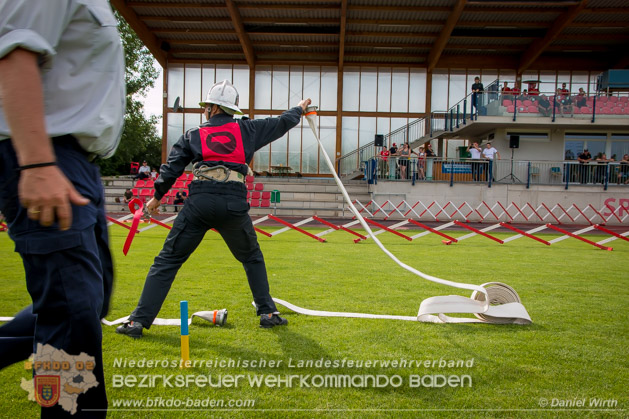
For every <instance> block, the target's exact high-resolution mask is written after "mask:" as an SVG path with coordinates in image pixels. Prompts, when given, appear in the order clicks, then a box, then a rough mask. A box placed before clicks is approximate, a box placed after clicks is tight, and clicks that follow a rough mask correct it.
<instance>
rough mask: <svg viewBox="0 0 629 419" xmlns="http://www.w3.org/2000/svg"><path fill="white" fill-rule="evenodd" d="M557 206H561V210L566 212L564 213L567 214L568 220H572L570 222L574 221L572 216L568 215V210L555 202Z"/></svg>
mask: <svg viewBox="0 0 629 419" xmlns="http://www.w3.org/2000/svg"><path fill="white" fill-rule="evenodd" d="M557 206H558V207H559V208H561V210H562V211H563V212H564V214H566V215H567V216H568V218H570V221H572V222H573V223H574V218H572V217H571V216H570V214H568V211H566V210H565V209H564V208H563V207H562V206H561V204H557Z"/></svg>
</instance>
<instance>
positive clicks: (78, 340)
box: [0, 0, 125, 419]
mask: <svg viewBox="0 0 629 419" xmlns="http://www.w3.org/2000/svg"><path fill="white" fill-rule="evenodd" d="M124 75H125V66H124V55H123V49H122V43H121V41H120V36H119V34H118V31H117V29H116V18H115V17H114V15H113V13H112V12H111V7H110V5H109V3H108V2H107V1H105V0H91V1H89V2H86V1H80V0H65V1H38V0H21V1H3V2H0V97H2V101H1V102H0V185H2V187H1V188H0V206H1V208H0V209H1V210H2V213H3V214H4V215H5V216H6V218H7V221H8V224H9V234H10V237H11V239H12V240H13V241H14V242H15V251H16V252H18V253H19V254H20V256H21V258H22V262H23V265H24V271H25V275H26V288H27V290H28V292H29V294H30V296H31V299H32V302H33V303H32V306H31V307H28V308H26V309H25V310H23V311H21V312H20V313H19V314H18V315H17V316H16V317H15V319H14V320H13V321H11V322H9V323H6V324H4V325H3V326H2V327H0V338H1V339H0V341H1V343H0V368H2V367H4V366H7V365H9V364H11V363H14V362H18V361H21V360H25V359H27V358H28V357H29V356H30V355H31V354H32V353H33V348H37V347H38V345H50V346H52V347H54V348H55V349H56V350H59V351H65V353H67V354H68V355H70V356H78V355H82V356H84V357H93V359H94V365H93V367H94V368H93V370H92V373H93V374H94V376H95V379H96V382H97V384H96V386H95V387H92V388H88V390H87V391H85V393H84V394H81V395H80V396H79V397H78V399H77V403H78V405H77V411H76V413H74V414H70V412H69V411H66V410H64V409H63V408H62V407H61V405H60V404H56V405H54V406H52V407H45V408H42V409H41V416H42V417H51V418H65V417H68V418H73V419H78V418H95V417H105V416H106V414H107V412H106V410H107V395H106V391H105V383H106V381H105V376H104V374H103V360H102V328H101V324H100V319H101V318H103V317H104V316H105V315H106V314H107V311H108V308H109V299H110V296H111V290H112V286H113V261H112V258H111V254H110V250H109V237H108V232H107V220H106V218H105V198H104V191H103V186H102V183H101V178H100V175H99V170H98V167H97V166H96V165H95V164H94V163H93V158H95V157H102V158H107V157H110V156H111V155H113V154H114V152H115V150H116V148H117V147H118V143H119V141H120V136H121V134H122V129H123V115H124V110H125V80H124ZM41 355H42V354H41V353H39V354H35V361H38V357H39V356H41ZM49 356H50V358H52V359H50V358H48V359H49V360H51V361H59V362H61V361H66V359H63V358H61V354H59V355H55V354H54V353H52V354H50V355H49ZM38 371H39V372H38ZM40 372H41V370H36V371H34V374H35V377H34V379H35V380H37V377H38V375H39V374H40ZM53 374H55V373H53ZM58 390H60V391H65V390H64V388H59V389H58ZM62 394H63V393H62ZM88 409H92V410H88Z"/></svg>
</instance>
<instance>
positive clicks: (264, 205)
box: [260, 199, 271, 208]
mask: <svg viewBox="0 0 629 419" xmlns="http://www.w3.org/2000/svg"><path fill="white" fill-rule="evenodd" d="M260 206H261V207H262V208H268V207H270V206H271V201H270V200H268V199H263V200H262V201H260Z"/></svg>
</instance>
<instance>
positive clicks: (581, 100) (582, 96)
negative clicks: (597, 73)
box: [577, 87, 587, 108]
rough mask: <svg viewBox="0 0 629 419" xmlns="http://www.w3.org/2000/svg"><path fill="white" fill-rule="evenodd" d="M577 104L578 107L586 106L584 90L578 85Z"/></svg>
mask: <svg viewBox="0 0 629 419" xmlns="http://www.w3.org/2000/svg"><path fill="white" fill-rule="evenodd" d="M577 106H578V107H579V108H581V107H583V106H587V97H586V95H585V90H583V87H579V93H578V94H577Z"/></svg>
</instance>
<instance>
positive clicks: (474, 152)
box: [470, 147, 480, 160]
mask: <svg viewBox="0 0 629 419" xmlns="http://www.w3.org/2000/svg"><path fill="white" fill-rule="evenodd" d="M470 154H471V155H472V158H473V159H476V160H478V159H480V151H478V150H477V149H475V148H474V147H471V148H470Z"/></svg>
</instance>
